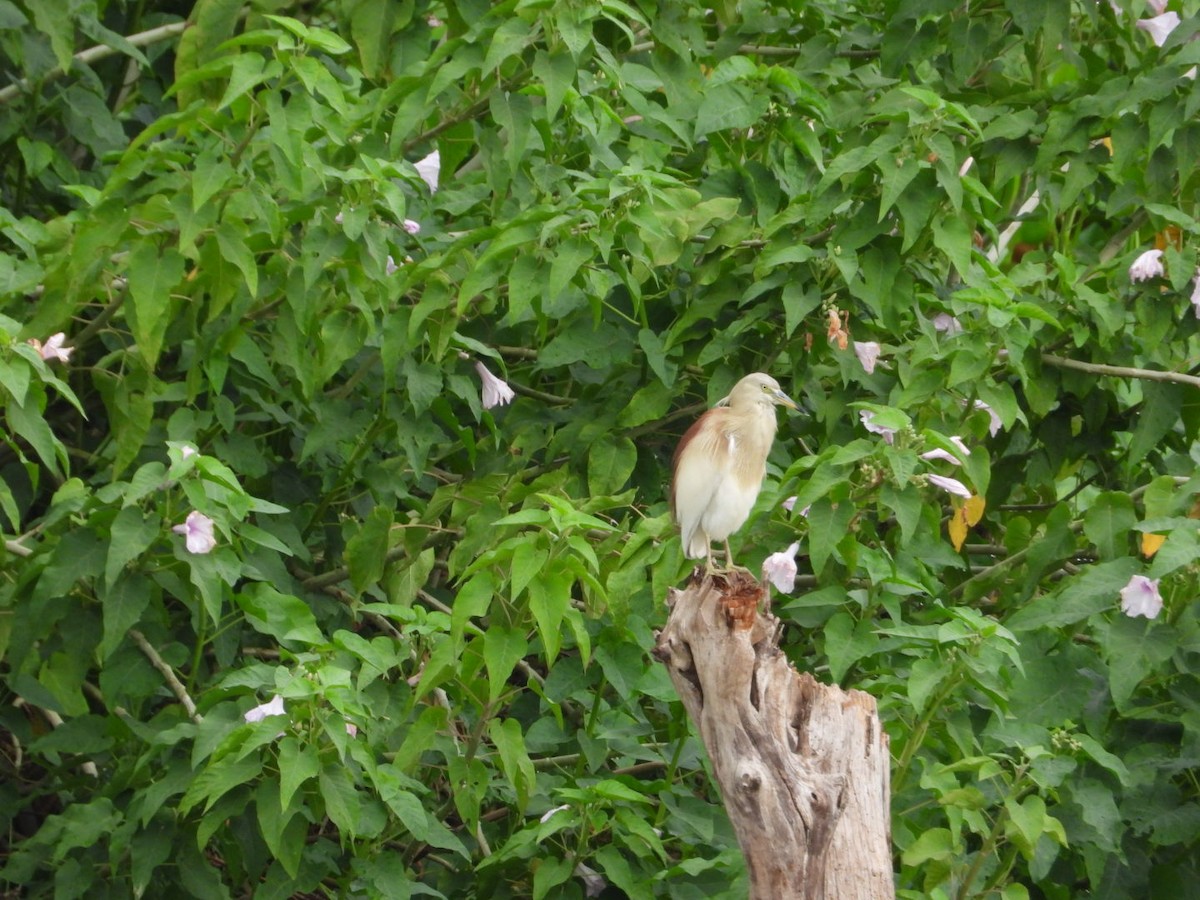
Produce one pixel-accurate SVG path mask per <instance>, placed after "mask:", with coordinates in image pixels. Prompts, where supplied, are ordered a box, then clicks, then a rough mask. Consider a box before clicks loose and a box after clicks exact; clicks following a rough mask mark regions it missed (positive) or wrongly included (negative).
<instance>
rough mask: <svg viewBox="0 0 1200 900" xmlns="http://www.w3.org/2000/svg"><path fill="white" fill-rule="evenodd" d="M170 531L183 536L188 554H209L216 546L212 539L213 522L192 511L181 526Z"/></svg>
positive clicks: (214, 539) (215, 541)
mask: <svg viewBox="0 0 1200 900" xmlns="http://www.w3.org/2000/svg"><path fill="white" fill-rule="evenodd" d="M171 530H172V531H173V532H175V533H176V534H182V535H184V539H185V540H184V544H185V545H186V546H187V550H188V553H199V554H204V553H211V552H212V549H213V548H214V547H215V546H217V539H216V538H215V537H213V520H212V519H210V518H209V517H208V516H206V515H204V513H201V512H197V511H196V510H194V509H193V510H192V511H191V512H190V513H188V515H187V518H186V519H184V520H183V524H181V525H176V526H175V527H174V528H172V529H171Z"/></svg>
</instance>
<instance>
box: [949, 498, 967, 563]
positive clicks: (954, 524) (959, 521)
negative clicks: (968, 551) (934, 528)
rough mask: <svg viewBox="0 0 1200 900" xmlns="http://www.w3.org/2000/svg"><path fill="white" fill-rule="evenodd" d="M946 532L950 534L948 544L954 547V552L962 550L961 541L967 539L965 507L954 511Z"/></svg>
mask: <svg viewBox="0 0 1200 900" xmlns="http://www.w3.org/2000/svg"><path fill="white" fill-rule="evenodd" d="M947 530H948V531H949V532H950V543H951V544H953V545H954V550H955V552H958V551H959V550H962V545H963V541H965V540H966V539H967V517H966V508H965V507H963V508H958V509H955V510H954V514H953V515H952V516H950V524H949V526H948V528H947Z"/></svg>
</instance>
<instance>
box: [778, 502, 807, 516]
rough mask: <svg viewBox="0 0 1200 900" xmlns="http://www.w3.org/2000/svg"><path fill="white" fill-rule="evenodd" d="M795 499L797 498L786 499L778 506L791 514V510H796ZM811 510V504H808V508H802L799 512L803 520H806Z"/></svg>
mask: <svg viewBox="0 0 1200 900" xmlns="http://www.w3.org/2000/svg"><path fill="white" fill-rule="evenodd" d="M797 499H798V498H796V497H788V498H787V499H786V500H784V501H783V503H781V504H780V506H782V507H783V508H784V509H786V510H787V511H788V512H791V511H792V510H794V509H795V508H796V500H797ZM811 509H812V504H811V503H810V504H809V505H808V506H806V507H804V509H802V510H800V515H802V516H804V518H806V519H807V518H808V512H809V510H811Z"/></svg>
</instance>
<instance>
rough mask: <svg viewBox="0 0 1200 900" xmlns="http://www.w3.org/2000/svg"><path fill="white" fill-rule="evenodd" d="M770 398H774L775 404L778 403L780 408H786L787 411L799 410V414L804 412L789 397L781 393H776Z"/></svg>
mask: <svg viewBox="0 0 1200 900" xmlns="http://www.w3.org/2000/svg"><path fill="white" fill-rule="evenodd" d="M771 396H773V397H774V398H775V402H776V403H778V404H779V405H780V406H786V407H787V408H788V409H795V410H800V411H801V412H803V410H804V408H803V407H802V406H801V405H800V404H799V403H797V402H796V401H795V400H793V399H792V398H791V397H789V396H788V395H787V394H785V393H784V392H783V391H776V392H775V393H774V394H772V395H771Z"/></svg>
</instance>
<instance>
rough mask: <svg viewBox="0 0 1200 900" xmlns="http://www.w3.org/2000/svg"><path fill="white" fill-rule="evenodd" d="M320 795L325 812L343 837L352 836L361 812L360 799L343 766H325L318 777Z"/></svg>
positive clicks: (355, 831) (355, 830) (356, 829)
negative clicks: (323, 802)
mask: <svg viewBox="0 0 1200 900" xmlns="http://www.w3.org/2000/svg"><path fill="white" fill-rule="evenodd" d="M318 784H319V786H320V791H321V796H322V797H323V798H324V800H325V813H326V814H327V815H328V816H329V818H330V819H331V820H332V821H333V824H334V825H336V826H337V828H338V831H340V832H341V833H342V835H343V836H344V837H345V838H351V837H353V836H354V835H355V834H356V833H357V831H358V822H359V817H360V816H361V814H362V800H361V799H360V798H359V795H358V791H357V790H356V789H355V787H354V782H353V781H352V780H351V779H350V773H349V772H348V771H347V770H346V769H345V767H344V766H340V765H336V766H325V768H323V769H321V774H320V777H319V778H318Z"/></svg>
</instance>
